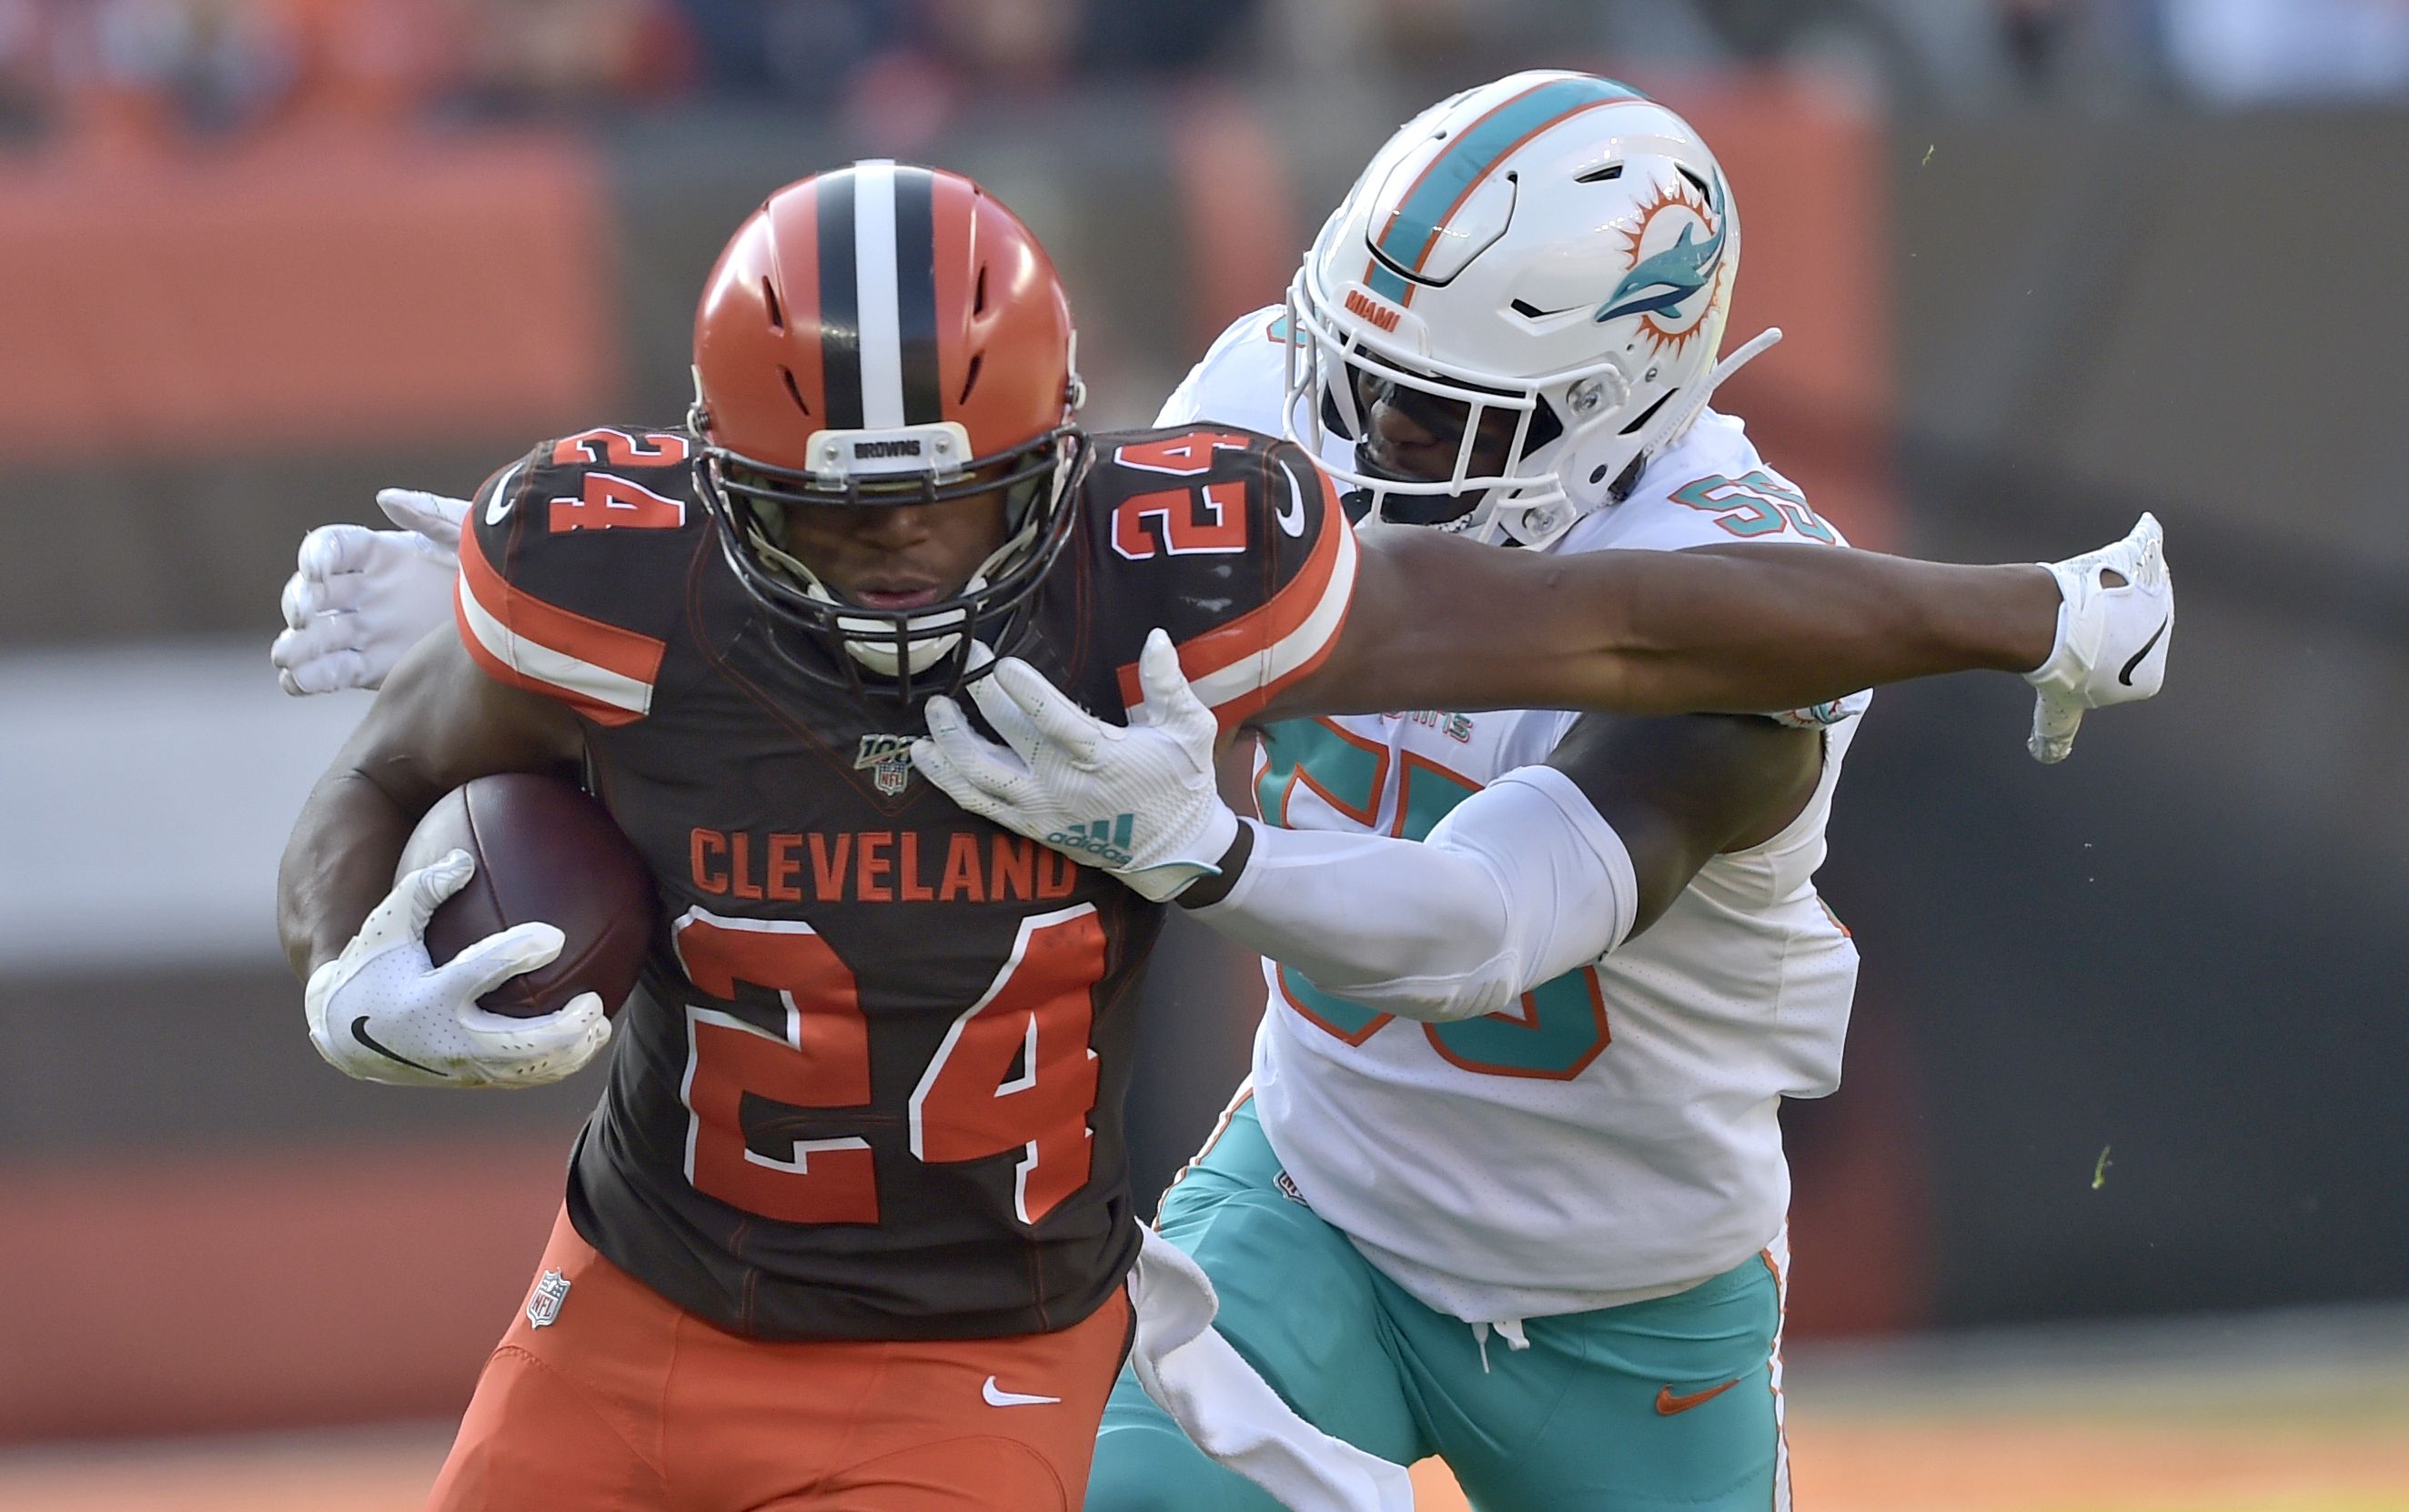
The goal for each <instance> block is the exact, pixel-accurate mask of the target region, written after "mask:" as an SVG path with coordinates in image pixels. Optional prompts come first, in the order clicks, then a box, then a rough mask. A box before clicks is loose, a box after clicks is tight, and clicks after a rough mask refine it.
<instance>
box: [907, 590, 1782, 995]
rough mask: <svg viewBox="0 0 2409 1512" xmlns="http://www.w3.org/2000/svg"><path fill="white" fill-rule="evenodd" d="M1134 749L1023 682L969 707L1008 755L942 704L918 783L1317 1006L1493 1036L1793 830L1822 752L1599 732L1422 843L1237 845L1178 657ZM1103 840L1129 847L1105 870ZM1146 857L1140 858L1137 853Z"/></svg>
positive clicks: (1667, 723) (1163, 647) (1668, 732)
mask: <svg viewBox="0 0 2409 1512" xmlns="http://www.w3.org/2000/svg"><path fill="white" fill-rule="evenodd" d="M1139 677H1140V684H1141V686H1142V688H1143V690H1144V695H1145V702H1144V704H1143V705H1142V706H1141V708H1140V710H1139V711H1138V713H1137V717H1136V719H1135V721H1134V722H1133V724H1132V726H1130V727H1119V726H1115V725H1111V724H1108V723H1107V722H1105V721H1104V720H1102V719H1099V718H1097V717H1096V716H1094V715H1092V714H1089V713H1087V712H1085V711H1084V710H1081V709H1079V708H1078V707H1077V706H1076V705H1075V704H1074V703H1072V702H1071V700H1070V699H1068V698H1064V697H1063V696H1062V695H1061V694H1060V692H1059V691H1057V690H1056V689H1055V688H1054V687H1053V686H1052V685H1051V684H1047V683H1046V681H1045V680H1044V679H1043V678H1042V677H1040V676H1039V675H1038V674H1037V673H1036V671H1035V670H1033V669H1031V668H1029V667H1027V666H1026V665H1025V664H1021V663H1017V662H1007V663H1005V664H1004V665H1003V667H1002V668H1000V669H999V670H997V672H996V675H995V676H994V677H993V678H991V679H989V680H988V681H986V682H984V683H979V684H973V685H972V690H971V691H972V697H973V698H975V699H976V700H977V701H978V703H979V705H980V712H981V713H984V714H985V715H986V716H987V718H988V723H989V724H990V725H991V726H993V727H995V728H996V729H997V730H998V731H999V732H1001V733H1002V734H1003V737H1004V743H1003V744H998V743H996V742H989V741H987V740H985V739H984V738H983V737H981V736H980V735H978V734H977V733H976V732H975V731H974V730H973V729H972V728H971V727H969V726H968V725H967V724H966V723H965V722H964V721H963V720H962V719H961V717H960V715H959V712H958V711H957V710H956V709H955V708H954V707H953V706H952V705H951V704H950V703H932V705H931V707H930V719H929V727H930V739H928V740H927V741H924V742H920V743H919V745H918V746H917V747H916V749H915V752H914V759H915V760H916V762H917V763H918V764H919V766H920V768H921V770H923V771H924V772H926V773H927V774H928V775H929V777H930V780H931V781H933V782H934V783H936V785H938V786H939V787H941V788H943V789H944V790H945V792H946V793H947V794H948V795H949V796H950V797H952V798H953V799H955V801H957V802H959V803H960V804H961V805H962V806H963V807H964V808H966V809H968V810H970V811H971V812H972V813H974V814H984V815H986V816H988V817H989V818H992V819H994V820H995V821H996V822H997V823H999V824H1002V825H1004V826H1006V827H1007V828H1013V829H1017V830H1018V831H1020V832H1021V833H1023V834H1027V835H1030V836H1031V837H1032V838H1034V839H1036V840H1038V841H1040V842H1044V843H1046V844H1048V845H1051V846H1053V847H1054V848H1056V849H1057V850H1060V851H1062V852H1063V853H1064V854H1065V855H1068V856H1070V857H1072V858H1073V859H1075V860H1077V861H1081V862H1083V863H1085V864H1087V865H1089V866H1096V867H1101V868H1103V869H1104V870H1107V871H1113V872H1115V873H1117V874H1118V875H1119V876H1120V877H1121V878H1122V880H1124V881H1125V882H1127V883H1128V884H1129V885H1130V886H1132V887H1133V888H1135V889H1137V890H1138V891H1140V892H1142V893H1144V894H1146V895H1147V897H1150V898H1153V899H1156V900H1164V899H1169V898H1175V897H1176V899H1177V900H1179V901H1180V902H1181V903H1182V904H1183V905H1186V906H1191V907H1194V908H1195V909H1196V912H1197V916H1198V917H1199V918H1201V919H1203V920H1204V921H1205V922H1206V923H1207V924H1210V925H1211V926H1213V927H1214V928H1215V929H1218V930H1219V931H1220V932H1221V933H1223V934H1226V935H1228V936H1229V937H1230V938H1232V939H1233V940H1236V941H1237V942H1239V943H1242V944H1244V945H1246V946H1248V948H1249V949H1252V950H1256V951H1259V952H1261V953H1262V954H1264V955H1266V956H1270V957H1271V958H1274V959H1276V960H1278V961H1280V962H1281V963H1283V964H1284V965H1287V966H1289V967H1291V968H1293V969H1295V970H1297V971H1300V972H1303V973H1304V974H1305V976H1306V977H1307V978H1309V979H1310V980H1311V981H1312V982H1313V983H1314V984H1315V985H1316V986H1320V987H1321V988H1323V989H1324V990H1326V991H1330V992H1334V993H1336V994H1338V995H1340V996H1342V997H1345V998H1348V999H1350V1000H1352V1001H1357V1002H1361V1003H1363V1004H1366V1005H1367V1006H1370V1007H1374V1008H1378V1009H1381V1010H1383V1011H1386V1012H1390V1013H1395V1014H1400V1015H1405V1016H1406V1017H1410V1018H1420V1019H1428V1020H1447V1019H1455V1018H1466V1017H1471V1016H1474V1015H1480V1014H1489V1013H1495V1012H1498V1011H1499V1010H1501V1009H1503V1008H1505V1007H1506V1006H1507V1005H1508V1004H1510V1003H1511V1002H1512V1001H1514V1000H1515V998H1517V997H1518V996H1520V995H1521V994H1522V993H1524V992H1527V991H1529V990H1530V989H1531V988H1532V987H1534V986H1537V985H1538V984H1539V983H1542V982H1545V981H1547V980H1548V979H1550V978H1551V977H1554V976H1557V975H1560V974H1561V973H1563V972H1567V971H1570V970H1572V969H1573V968H1574V967H1576V966H1579V965H1580V964H1582V963H1584V962H1586V961H1591V960H1594V959H1595V958H1598V957H1599V956H1602V955H1605V954H1606V953H1608V951H1610V950H1612V949H1613V948H1614V947H1615V946H1617V945H1618V944H1620V943H1622V942H1623V940H1624V939H1625V938H1627V937H1628V936H1630V935H1631V934H1634V933H1637V932H1638V931H1639V930H1642V929H1646V928H1648V926H1649V925H1651V924H1652V923H1654V922H1655V920H1656V919H1657V917H1658V916H1659V915H1661V914H1663V913H1664V911H1665V909H1666V907H1667V906H1669V905H1670V903H1671V902H1672V900H1673V899H1674V898H1675V897H1676V896H1678V895H1679V894H1680V892H1681V889H1682V888H1683V887H1685V886H1689V883H1690V879H1691V878H1692V877H1694V876H1695V875H1696V874H1697V871H1698V869H1699V868H1700V867H1702V866H1704V865H1706V863H1707V862H1708V861H1709V859H1711V858H1712V857H1714V856H1715V855H1716V854H1717V853H1719V852H1721V851H1724V850H1730V849H1735V848H1739V847H1742V846H1746V845H1751V844H1757V843H1761V842H1764V841H1766V840H1767V839H1769V838H1771V837H1772V836H1773V835H1775V834H1777V833H1779V832H1780V830H1781V829H1782V827H1783V826H1784V825H1786V824H1788V823H1789V822H1790V821H1791V820H1792V819H1794V818H1796V816H1797V814H1798V813H1799V811H1800V809H1801V808H1802V807H1803V806H1804V805H1805V803H1806V802H1807V800H1808V799H1810V797H1811V796H1812V795H1813V793H1814V790H1815V785H1816V783H1817V780H1818V779H1819V777H1820V775H1821V773H1822V767H1823V763H1822V750H1823V740H1822V737H1821V735H1820V734H1817V733H1814V732H1810V731H1806V730H1799V729H1792V728H1786V727H1781V726H1778V725H1776V724H1774V723H1772V722H1771V721H1769V720H1764V719H1758V718H1755V717H1753V716H1750V715H1731V714H1690V715H1679V716H1673V717H1669V718H1653V719H1649V718H1620V717H1616V716H1613V715H1595V714H1594V715H1590V716H1587V717H1585V718H1584V719H1582V720H1581V721H1580V723H1579V724H1578V725H1576V726H1575V727H1574V729H1573V732H1572V733H1571V734H1570V735H1569V736H1567V737H1566V739H1565V742H1563V743H1562V744H1561V745H1560V746H1559V747H1558V749H1557V750H1556V752H1555V753H1554V754H1553V756H1551V760H1550V764H1549V765H1548V766H1546V767H1538V768H1526V769H1522V770H1518V771H1514V772H1509V773H1507V774H1506V775H1505V776H1503V777H1501V778H1500V779H1499V780H1498V781H1497V782H1496V783H1494V784H1493V785H1490V786H1489V787H1487V788H1486V789H1484V790H1483V791H1481V792H1479V793H1477V794H1475V795H1473V796H1472V797H1471V798H1469V799H1465V800H1464V802H1463V803H1462V804H1460V805H1458V806H1457V807H1456V808H1455V810H1454V811H1453V812H1452V813H1450V814H1449V815H1448V817H1447V818H1446V819H1445V820H1443V821H1441V822H1440V824H1439V825H1438V827H1437V828H1435V829H1434V830H1433V831H1432V832H1431V834H1430V836H1429V837H1428V838H1427V839H1426V840H1424V841H1421V842H1414V841H1407V840H1402V839H1394V838H1391V837H1388V836H1382V835H1365V834H1352V833H1332V832H1325V831H1319V830H1290V829H1278V828H1268V827H1265V826H1263V825H1261V824H1257V823H1255V822H1253V821H1243V822H1242V821H1240V820H1239V819H1238V818H1237V817H1236V815H1235V814H1233V813H1231V811H1230V809H1229V808H1228V806H1227V805H1226V804H1225V803H1223V802H1222V800H1221V799H1220V797H1219V794H1218V793H1217V792H1215V790H1214V785H1213V783H1212V779H1211V769H1212V758H1213V747H1214V719H1213V715H1212V714H1211V713H1210V712H1209V711H1207V710H1206V709H1205V706H1204V704H1203V703H1202V702H1201V701H1200V700H1199V699H1198V698H1196V696H1195V694H1194V692H1193V691H1192V690H1191V689H1190V687H1189V685H1188V684H1187V682H1186V681H1185V679H1183V678H1182V677H1181V676H1180V674H1179V668H1178V663H1177V660H1176V656H1175V655H1174V654H1173V652H1172V650H1171V647H1170V642H1169V641H1168V640H1167V639H1164V638H1162V637H1161V636H1159V635H1158V636H1157V637H1156V638H1155V639H1154V640H1153V641H1150V642H1149V643H1148V645H1147V649H1146V651H1145V653H1144V655H1142V656H1141V657H1140V661H1139ZM1097 817H1104V818H1105V819H1106V820H1107V821H1108V822H1107V823H1106V824H1105V825H1104V826H1103V827H1102V828H1103V829H1104V830H1105V831H1108V832H1111V833H1113V834H1114V835H1115V836H1116V837H1117V838H1116V845H1115V847H1114V848H1112V849H1109V850H1100V849H1099V848H1098V847H1097V846H1096V844H1095V842H1094V840H1093V836H1094V835H1095V834H1096V833H1097V832H1098V828H1099V827H1098V826H1096V825H1095V824H1094V822H1093V820H1094V819H1095V818H1097ZM1123 835H1126V837H1127V838H1126V842H1121V841H1120V840H1119V839H1118V837H1120V836H1123Z"/></svg>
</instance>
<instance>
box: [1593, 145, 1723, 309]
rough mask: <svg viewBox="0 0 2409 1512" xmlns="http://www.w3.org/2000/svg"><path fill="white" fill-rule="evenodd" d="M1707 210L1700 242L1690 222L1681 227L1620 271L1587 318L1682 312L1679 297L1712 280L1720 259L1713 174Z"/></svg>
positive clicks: (1718, 198)
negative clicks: (1708, 221)
mask: <svg viewBox="0 0 2409 1512" xmlns="http://www.w3.org/2000/svg"><path fill="white" fill-rule="evenodd" d="M1708 209H1709V213H1710V214H1712V216H1713V217H1714V226H1715V234H1714V235H1713V236H1711V237H1709V238H1707V239H1706V240H1704V241H1693V240H1692V239H1691V237H1692V236H1693V234H1695V232H1696V231H1697V229H1698V228H1697V226H1696V224H1695V223H1692V224H1689V225H1685V226H1683V227H1681V237H1680V238H1679V239H1677V240H1676V241H1675V242H1674V243H1673V245H1671V246H1670V247H1667V248H1666V249H1665V250H1664V251H1663V252H1657V253H1655V254H1654V255H1652V256H1650V257H1647V258H1644V259H1642V260H1641V261H1640V263H1639V264H1638V266H1636V267H1634V268H1632V270H1631V271H1630V272H1628V273H1626V274H1624V275H1623V281H1622V282H1620V283H1618V284H1616V285H1615V286H1614V292H1613V293H1612V294H1610V295H1607V296H1606V302H1605V303H1603V304H1601V305H1599V306H1598V307H1597V313H1596V314H1595V315H1594V316H1592V317H1591V318H1592V319H1593V320H1594V321H1595V322H1597V323H1598V324H1601V325H1602V324H1605V323H1607V322H1608V321H1610V320H1619V319H1621V318H1622V317H1623V316H1625V315H1650V314H1653V313H1655V312H1656V311H1658V310H1663V311H1665V312H1666V313H1667V314H1669V315H1671V316H1673V317H1674V318H1675V319H1679V318H1680V317H1681V302H1682V301H1683V300H1685V299H1687V298H1689V297H1690V295H1694V294H1696V293H1697V292H1698V291H1699V290H1701V289H1703V288H1705V287H1706V286H1707V285H1708V284H1709V283H1710V282H1711V281H1713V280H1714V276H1715V270H1716V268H1718V267H1720V266H1722V265H1723V260H1724V179H1723V174H1722V172H1721V171H1720V170H1718V171H1717V173H1716V174H1715V192H1714V198H1713V200H1712V201H1711V202H1710V203H1709V207H1708Z"/></svg>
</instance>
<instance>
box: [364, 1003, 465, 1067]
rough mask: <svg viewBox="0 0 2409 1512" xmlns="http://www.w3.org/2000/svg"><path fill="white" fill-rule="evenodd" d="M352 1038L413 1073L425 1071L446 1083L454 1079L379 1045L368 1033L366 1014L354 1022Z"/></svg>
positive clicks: (373, 1036) (374, 1037)
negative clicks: (439, 1077)
mask: <svg viewBox="0 0 2409 1512" xmlns="http://www.w3.org/2000/svg"><path fill="white" fill-rule="evenodd" d="M352 1038H353V1039H355V1040H357V1041H359V1042H360V1043H361V1044H364V1045H367V1046H368V1048H369V1049H371V1050H374V1051H375V1052H376V1053H377V1054H379V1055H381V1056H382V1057H384V1058H386V1059H387V1060H390V1061H393V1062H394V1063H395V1064H397V1065H403V1066H408V1067H409V1068H410V1069H411V1070H412V1071H423V1072H425V1073H426V1074H428V1075H429V1076H441V1077H442V1078H443V1079H444V1080H445V1081H450V1080H451V1079H452V1078H451V1076H450V1075H449V1074H448V1073H444V1072H440V1071H437V1070H436V1069H435V1068H434V1067H433V1066H422V1065H420V1064H419V1063H418V1062H417V1061H415V1060H412V1059H411V1058H409V1057H408V1056H397V1055H395V1054H394V1053H393V1052H392V1051H391V1050H388V1049H386V1048H385V1047H384V1046H383V1045H382V1044H377V1042H376V1036H375V1035H373V1034H370V1033H369V1032H368V1015H366V1014H362V1015H360V1016H359V1017H357V1018H354V1019H353V1020H352Z"/></svg>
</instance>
